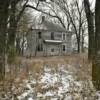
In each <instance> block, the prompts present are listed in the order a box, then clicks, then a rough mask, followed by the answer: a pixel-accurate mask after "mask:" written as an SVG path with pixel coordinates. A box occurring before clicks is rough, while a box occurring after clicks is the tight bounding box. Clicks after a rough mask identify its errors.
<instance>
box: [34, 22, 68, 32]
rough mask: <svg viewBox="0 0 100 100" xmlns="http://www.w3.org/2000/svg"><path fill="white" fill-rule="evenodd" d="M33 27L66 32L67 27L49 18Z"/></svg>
mask: <svg viewBox="0 0 100 100" xmlns="http://www.w3.org/2000/svg"><path fill="white" fill-rule="evenodd" d="M32 29H41V30H49V31H61V32H66V29H65V28H63V27H61V26H60V25H59V24H55V23H53V22H50V21H47V20H45V21H44V22H42V23H38V24H37V25H36V27H32Z"/></svg>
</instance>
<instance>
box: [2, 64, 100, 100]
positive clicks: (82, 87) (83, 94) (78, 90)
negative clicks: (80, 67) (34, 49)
mask: <svg viewBox="0 0 100 100" xmlns="http://www.w3.org/2000/svg"><path fill="white" fill-rule="evenodd" d="M68 66H69V65H68ZM36 74H37V75H38V74H39V73H36ZM96 95H98V97H99V92H98V93H96V92H95V90H94V88H93V85H92V82H91V80H86V81H82V80H77V79H76V78H75V76H74V74H73V72H71V71H69V70H66V68H65V66H64V65H58V67H57V69H56V70H55V68H50V67H48V66H47V65H45V66H44V69H43V73H42V74H41V75H39V77H38V78H37V79H36V78H34V75H33V73H32V72H31V71H30V72H29V77H28V78H27V79H25V80H23V82H22V83H19V84H18V86H15V85H13V86H12V88H11V91H8V92H6V93H4V95H0V100H100V99H96Z"/></svg>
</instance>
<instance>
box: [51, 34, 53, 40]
mask: <svg viewBox="0 0 100 100" xmlns="http://www.w3.org/2000/svg"><path fill="white" fill-rule="evenodd" d="M51 40H54V32H51Z"/></svg>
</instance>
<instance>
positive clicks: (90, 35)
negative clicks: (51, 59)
mask: <svg viewBox="0 0 100 100" xmlns="http://www.w3.org/2000/svg"><path fill="white" fill-rule="evenodd" d="M93 2H95V3H94V4H93V5H92V1H89V0H82V1H80V0H73V1H69V0H3V1H0V81H2V80H4V79H5V74H6V67H7V66H10V65H11V66H12V65H13V64H14V61H16V57H23V58H28V57H29V56H25V54H27V52H25V50H28V49H27V48H28V46H30V49H31V50H29V51H31V52H32V51H33V48H34V46H35V45H34V43H35V42H36V41H40V42H41V40H40V39H38V38H37V37H38V35H37V34H38V33H40V34H41V30H42V33H43V34H42V35H41V36H40V37H39V38H41V39H42V38H43V35H45V32H47V33H46V37H47V39H44V38H43V40H42V42H43V43H44V44H46V42H48V38H49V34H51V33H52V34H53V33H54V34H55V33H56V35H52V36H50V39H49V43H47V44H46V45H48V46H47V47H45V51H46V50H48V52H50V53H52V54H53V53H54V52H55V50H56V52H57V50H58V48H59V50H58V51H59V52H62V50H63V51H67V50H68V45H69V46H70V47H71V49H70V50H71V53H70V55H75V54H77V55H82V54H87V56H88V59H87V62H88V63H89V64H90V63H91V66H92V75H91V77H92V83H93V85H94V87H95V88H96V90H100V8H99V6H100V1H99V0H95V1H94V0H93ZM92 6H93V7H92ZM43 16H44V17H45V19H44V20H45V21H47V22H46V24H43ZM49 22H50V23H53V24H50V23H49ZM48 23H49V24H48ZM43 25H47V26H49V27H50V28H51V26H53V25H56V27H55V28H56V30H52V29H53V28H51V29H47V27H46V28H44V26H43ZM50 25H51V26H50ZM42 26H43V27H42ZM41 27H42V28H41ZM57 28H58V29H59V30H58V29H57ZM61 29H62V30H63V31H62V30H61ZM34 30H35V31H34ZM32 32H33V33H32ZM34 32H35V33H34ZM57 32H58V33H59V34H57ZM64 32H65V34H64ZM67 32H69V33H67ZM30 33H32V34H33V37H32V36H29V35H30ZM60 33H61V34H60ZM66 34H67V35H66ZM47 35H48V36H47ZM57 35H59V36H58V37H60V38H59V39H60V40H59V39H55V37H56V38H57ZM69 35H71V37H70V39H69V38H68V37H69ZM28 36H29V37H28ZM35 36H36V41H34V42H32V43H31V39H34V38H35ZM54 36H55V37H54ZM44 37H45V36H44ZM52 37H53V39H52ZM64 38H65V40H66V41H67V42H66V41H65V40H63V39H64ZM28 39H29V40H28ZM68 39H69V40H68ZM28 42H29V43H28ZM40 42H39V43H40ZM69 42H70V43H69ZM53 43H55V44H53ZM67 43H69V44H67ZM35 44H36V43H35ZM59 44H61V46H60V45H59ZM66 45H67V46H66ZM49 46H51V49H50V50H49V49H48V48H49ZM54 46H57V47H56V49H54ZM60 47H61V48H60ZM41 48H42V49H41V50H40V51H43V50H44V47H42V44H41ZM35 49H36V50H38V47H37V46H36V48H35ZM85 49H86V50H87V49H88V53H87V52H85ZM29 51H28V52H29ZM35 52H37V51H35ZM67 53H68V52H67ZM67 53H66V55H64V56H67ZM58 54H59V55H60V53H58ZM62 54H63V53H62ZM57 56H58V55H57ZM72 63H73V62H72ZM22 65H23V64H22ZM82 67H84V66H82Z"/></svg>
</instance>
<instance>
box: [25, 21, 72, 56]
mask: <svg viewBox="0 0 100 100" xmlns="http://www.w3.org/2000/svg"><path fill="white" fill-rule="evenodd" d="M71 37H72V32H70V31H66V30H65V29H64V28H62V27H60V26H59V25H56V24H53V23H51V22H48V21H45V22H44V23H42V25H40V26H39V27H38V28H35V29H34V28H33V29H31V30H30V32H29V33H28V35H27V49H26V51H25V55H26V56H52V55H66V54H69V53H71V52H72V45H71Z"/></svg>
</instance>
